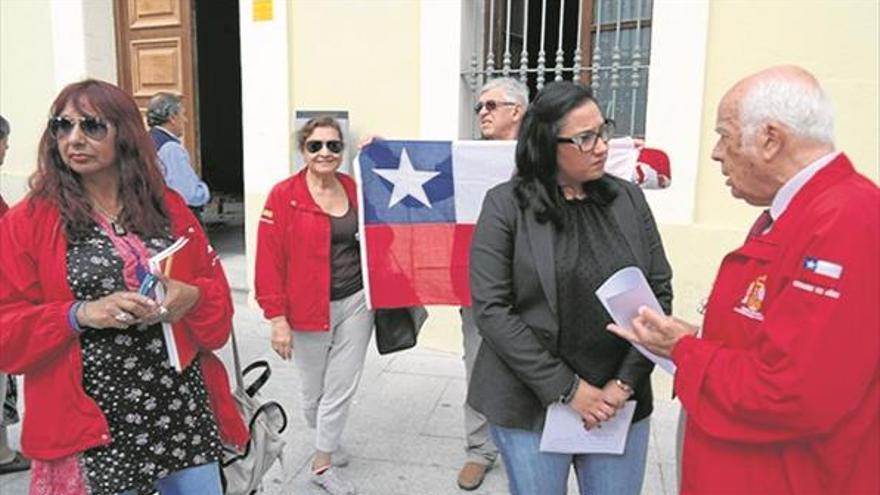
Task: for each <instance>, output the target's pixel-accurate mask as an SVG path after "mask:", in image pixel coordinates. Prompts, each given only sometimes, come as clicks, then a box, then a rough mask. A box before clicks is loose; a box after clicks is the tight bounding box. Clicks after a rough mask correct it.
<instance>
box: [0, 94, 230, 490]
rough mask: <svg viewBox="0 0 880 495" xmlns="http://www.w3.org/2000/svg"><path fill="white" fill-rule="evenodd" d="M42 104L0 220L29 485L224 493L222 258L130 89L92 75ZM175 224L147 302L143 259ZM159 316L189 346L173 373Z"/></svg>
mask: <svg viewBox="0 0 880 495" xmlns="http://www.w3.org/2000/svg"><path fill="white" fill-rule="evenodd" d="M50 115H52V117H51V118H50V119H49V121H48V123H47V126H46V129H45V131H44V132H43V135H42V138H41V140H40V146H39V152H38V168H37V171H36V172H35V173H34V175H33V176H32V177H31V180H30V192H29V194H28V196H27V198H25V199H24V200H22V201H20V202H19V203H18V204H16V205H15V206H13V207H12V208H11V209H10V210H9V212H8V213H7V214H6V216H5V217H4V218H3V221H2V222H0V349H2V352H0V370H3V371H4V372H8V373H17V374H23V375H24V379H25V400H26V403H27V411H26V414H25V416H24V426H23V428H22V431H23V435H22V447H23V450H24V453H25V454H27V455H28V456H29V457H30V458H31V459H32V473H31V487H30V493H31V494H33V495H44V494H52V495H81V494H85V493H90V494H95V495H97V494H112V495H116V494H125V495H128V494H132V493H145V492H152V491H153V489H158V490H159V493H160V494H163V495H164V494H168V493H200V494H206V495H211V494H213V495H220V494H221V493H222V488H221V481H220V472H219V469H218V467H219V464H218V463H219V461H220V460H221V457H222V455H223V450H222V449H223V447H222V443H221V442H225V443H227V444H230V445H235V446H238V447H241V446H243V444H244V443H245V442H246V441H247V430H246V429H245V427H244V424H243V422H242V419H241V417H240V416H239V415H238V412H237V410H236V408H235V404H234V401H233V399H232V396H231V394H230V391H229V382H228V379H227V377H226V371H225V369H224V368H223V364H222V363H221V362H220V361H219V359H218V358H217V357H216V356H215V355H214V354H213V353H212V352H211V351H212V350H216V349H218V348H220V347H221V346H223V344H224V343H225V342H226V340H227V339H228V337H229V334H230V330H231V327H232V300H231V296H230V290H229V284H228V283H227V281H226V277H225V275H224V273H223V268H222V267H221V265H220V263H219V260H218V259H217V256H216V254H214V253H213V252H212V250H211V249H210V246H209V244H208V240H207V237H206V236H205V234H204V232H203V231H202V230H201V227H200V226H199V223H198V221H197V219H196V218H195V217H194V216H193V215H192V213H191V212H190V211H189V209H188V208H187V207H186V203H185V202H184V200H183V198H181V197H180V195H178V194H177V193H175V192H173V191H171V190H170V189H167V188H166V187H165V185H164V181H163V180H162V175H161V173H160V171H159V166H158V163H157V157H156V152H155V149H154V148H153V145H152V143H151V142H150V138H149V136H148V135H147V133H146V130H145V129H144V126H143V122H142V120H141V115H140V112H139V111H138V107H137V104H136V103H135V101H134V99H133V98H132V97H131V96H129V95H128V94H126V93H125V92H123V91H122V90H121V89H119V88H118V87H116V86H113V85H111V84H109V83H105V82H102V81H96V80H86V81H82V82H79V83H74V84H71V85H68V86H67V87H65V88H64V89H63V90H62V91H61V93H60V94H59V95H58V97H57V98H56V99H55V101H54V103H53V104H52V107H51V109H50ZM182 236H186V237H187V238H188V239H189V242H188V244H187V245H186V246H185V247H184V248H183V249H181V250H180V251H178V252H177V254H175V256H176V257H177V259H178V262H177V264H178V265H180V266H179V267H178V268H179V269H178V270H177V271H172V272H171V273H172V274H174V276H173V277H172V276H170V275H169V276H161V275H160V281H161V283H162V284H163V286H164V289H165V298H164V299H162V300H161V301H155V300H153V298H152V297H148V295H145V294H149V292H147V291H143V293H142V291H141V290H140V288H141V284H142V282H143V280H144V279H145V277H146V276H147V274H148V273H149V271H150V267H149V266H148V260H149V258H150V257H151V256H154V255H155V254H156V253H157V252H158V251H161V250H163V249H165V248H166V247H167V246H169V245H170V244H172V242H173V240H174V239H177V238H180V237H182ZM184 273H186V274H187V276H186V277H183V276H182V275H183V274H184ZM178 274H180V275H181V276H178ZM189 275H191V276H189ZM165 323H168V324H173V325H174V332H175V336H180V337H181V338H184V339H186V340H187V341H188V342H189V343H190V344H191V345H192V346H193V347H195V348H196V349H198V355H197V358H196V359H194V360H192V361H191V362H190V363H188V366H186V367H184V368H183V369H182V370H181V371H178V370H176V369H174V367H173V365H172V363H171V361H170V359H169V357H168V356H169V352H168V351H167V350H166V348H167V346H168V342H166V340H165V335H164V333H163V324H165ZM174 340H175V341H177V340H178V339H177V338H176V337H175V339H174Z"/></svg>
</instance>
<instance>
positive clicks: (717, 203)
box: [660, 0, 880, 321]
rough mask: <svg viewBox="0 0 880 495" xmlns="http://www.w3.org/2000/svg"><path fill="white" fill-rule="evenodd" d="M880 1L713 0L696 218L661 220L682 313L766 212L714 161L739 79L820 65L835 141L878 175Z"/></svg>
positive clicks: (692, 312)
mask: <svg viewBox="0 0 880 495" xmlns="http://www.w3.org/2000/svg"><path fill="white" fill-rule="evenodd" d="M878 17H880V13H878V2H877V1H876V0H712V3H711V7H710V14H709V38H708V47H707V60H706V77H705V96H704V104H703V124H702V128H701V132H702V136H701V144H700V155H699V157H700V158H699V171H698V178H697V190H696V192H695V194H696V206H695V210H696V211H695V220H696V221H695V223H694V224H691V225H684V226H673V225H661V226H660V230H661V234H662V235H663V241H664V245H665V247H666V251H667V255H668V257H669V260H670V262H671V264H672V267H673V273H674V276H673V288H674V290H675V302H674V306H675V312H676V313H677V314H679V315H680V316H682V317H684V318H686V319H690V320H692V321H699V318H700V317H699V315H698V314H697V313H696V308H697V306H698V305H699V303H700V301H701V300H703V299H704V298H705V297H707V296H708V294H709V291H710V290H711V283H712V281H713V279H714V278H715V274H716V270H717V267H718V265H719V264H720V262H721V259H722V257H723V256H724V254H725V253H727V252H728V251H730V250H732V249H734V248H736V247H737V246H738V245H739V244H740V243H741V242H742V240H743V238H744V236H745V234H746V230H747V229H748V227H749V225H750V224H751V223H752V221H753V220H754V219H755V218H756V217H757V215H758V212H759V210H758V209H757V208H754V207H751V206H748V205H746V204H745V203H744V202H742V201H740V200H736V199H734V198H733V197H731V195H730V192H729V191H728V189H727V187H726V186H724V178H723V177H722V175H721V173H720V166H719V165H718V164H717V163H716V162H713V161H712V160H711V159H710V154H711V151H712V147H713V146H714V144H715V139H716V135H715V133H714V127H715V110H716V108H717V105H718V102H719V100H720V99H721V97H722V96H723V94H724V93H725V92H726V91H727V89H728V88H730V86H732V85H733V84H734V83H735V82H736V81H738V80H739V79H741V78H743V77H744V76H746V75H748V74H751V73H753V72H756V71H758V70H761V69H762V68H765V67H769V66H771V65H776V64H783V63H791V64H797V65H801V66H803V67H805V68H807V69H808V70H810V71H811V72H813V73H814V74H815V75H816V76H817V77H818V78H819V80H820V81H821V83H822V84H823V85H824V86H825V88H826V89H827V90H828V92H829V93H830V96H831V99H832V101H833V103H834V106H835V116H836V138H837V147H838V148H839V149H842V150H845V151H846V153H847V154H848V155H849V156H850V158H851V159H853V161H854V163H855V164H856V166H857V167H858V169H859V170H860V171H861V172H862V173H864V174H865V175H867V176H869V177H871V178H872V179H873V180H874V181H875V182H876V181H877V179H878V166H880V156H878V135H880V130H878V94H880V87H878V32H880V31H878Z"/></svg>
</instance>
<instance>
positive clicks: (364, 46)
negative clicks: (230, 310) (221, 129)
mask: <svg viewBox="0 0 880 495" xmlns="http://www.w3.org/2000/svg"><path fill="white" fill-rule="evenodd" d="M289 5H290V8H289V9H288V26H289V38H290V41H289V47H290V80H291V87H290V101H291V104H292V107H293V108H291V109H290V115H291V121H292V120H293V116H294V115H295V112H296V111H297V110H348V112H349V125H350V127H349V129H350V132H351V135H350V136H349V140H350V141H351V142H349V143H347V145H348V146H356V145H357V143H358V142H359V141H360V139H361V138H363V136H366V135H377V136H384V137H387V138H408V139H414V138H418V136H419V122H420V121H419V118H420V113H419V109H420V104H419V102H420V94H419V90H420V87H419V83H420V79H419V74H420V67H419V64H420V57H419V50H420V41H419V34H420V33H419V25H420V18H419V2H417V1H414V0H370V1H362V0H296V1H293V2H291V3H290V4H289ZM295 142H296V140H295V138H294V136H291V150H295V148H296V145H295ZM350 156H353V154H352V155H350ZM290 163H291V164H292V163H293V158H292V157H291V162H290ZM291 166H292V165H291ZM267 194H268V191H266V193H265V194H262V193H261V194H248V195H246V197H245V205H246V208H247V214H248V218H253V219H256V218H259V212H260V209H261V208H262V206H263V204H264V203H265V201H266V195H267ZM255 231H256V229H255V228H251V229H248V232H249V233H251V234H250V235H248V239H247V252H248V266H249V267H251V266H253V253H254V249H255V247H256V239H255V234H253V232H255ZM251 273H253V272H251ZM249 283H253V281H252V280H249Z"/></svg>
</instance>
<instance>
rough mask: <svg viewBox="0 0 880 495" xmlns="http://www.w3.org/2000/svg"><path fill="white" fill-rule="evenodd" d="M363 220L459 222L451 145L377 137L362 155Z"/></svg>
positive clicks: (415, 222)
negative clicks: (457, 219) (456, 212)
mask: <svg viewBox="0 0 880 495" xmlns="http://www.w3.org/2000/svg"><path fill="white" fill-rule="evenodd" d="M358 159H359V165H360V171H361V181H362V187H363V198H364V205H363V208H364V223H365V224H366V225H370V224H425V223H455V221H456V216H455V198H454V185H453V184H454V181H453V175H452V143H451V142H449V141H379V140H377V141H374V142H373V143H371V144H370V145H369V146H367V147H365V148H364V149H363V150H362V152H361V154H360V156H359V158H358Z"/></svg>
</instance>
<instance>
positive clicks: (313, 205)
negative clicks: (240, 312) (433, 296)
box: [254, 116, 373, 495]
mask: <svg viewBox="0 0 880 495" xmlns="http://www.w3.org/2000/svg"><path fill="white" fill-rule="evenodd" d="M297 142H298V145H299V149H300V152H302V155H303V158H304V161H305V168H304V169H303V170H302V171H301V172H299V173H297V174H296V175H294V176H292V177H289V178H287V179H285V180H283V181H281V182H279V183H278V184H276V185H275V187H273V188H272V191H271V192H270V193H269V197H268V199H267V200H266V206H265V208H264V209H263V212H262V215H261V217H260V226H259V230H258V232H257V256H256V258H257V259H256V277H255V279H254V285H255V289H256V298H257V303H258V304H259V305H260V307H261V308H262V309H263V314H264V316H265V317H266V319H267V320H270V321H271V325H272V348H273V349H274V350H275V352H277V353H278V355H279V356H281V358H282V359H290V358H291V357H293V360H294V362H295V363H296V367H297V370H298V371H299V374H300V377H301V379H302V385H301V387H302V401H303V413H304V415H305V418H306V422H307V423H308V425H309V426H310V427H311V428H314V429H315V437H316V439H315V455H314V458H313V459H312V476H311V481H312V482H313V483H315V484H316V485H318V486H320V487H322V488H323V489H324V490H326V491H327V492H329V493H331V494H333V495H345V494H352V493H355V491H356V488H355V487H354V485H353V484H352V483H351V481H349V480H348V479H346V478H345V477H344V476H343V475H342V474H341V473H340V472H339V471H338V470H337V468H339V467H343V466H345V465H346V464H347V463H348V458H347V455H346V454H345V453H344V451H342V450H341V448H340V444H339V442H340V437H341V436H342V431H343V429H344V428H345V423H346V422H347V420H348V411H349V408H350V407H351V402H352V399H353V397H354V394H355V392H356V391H357V387H358V382H359V380H360V376H361V370H362V369H363V366H364V357H365V356H366V352H367V345H368V344H369V343H370V337H371V335H372V329H373V312H372V311H371V310H369V309H368V308H367V304H366V298H365V295H364V284H363V279H362V277H361V261H360V247H359V246H360V245H359V241H358V239H359V236H358V216H357V192H356V190H355V184H354V181H353V180H352V179H351V177H349V176H348V175H345V174H343V173H340V172H339V171H338V169H339V166H340V165H341V164H342V151H343V149H344V141H343V135H342V130H341V128H340V126H339V123H338V122H337V121H336V120H335V119H333V118H332V117H328V116H324V117H316V118H313V119H311V120H309V121H308V122H306V124H305V125H304V126H303V128H302V129H300V131H299V132H298V133H297Z"/></svg>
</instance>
